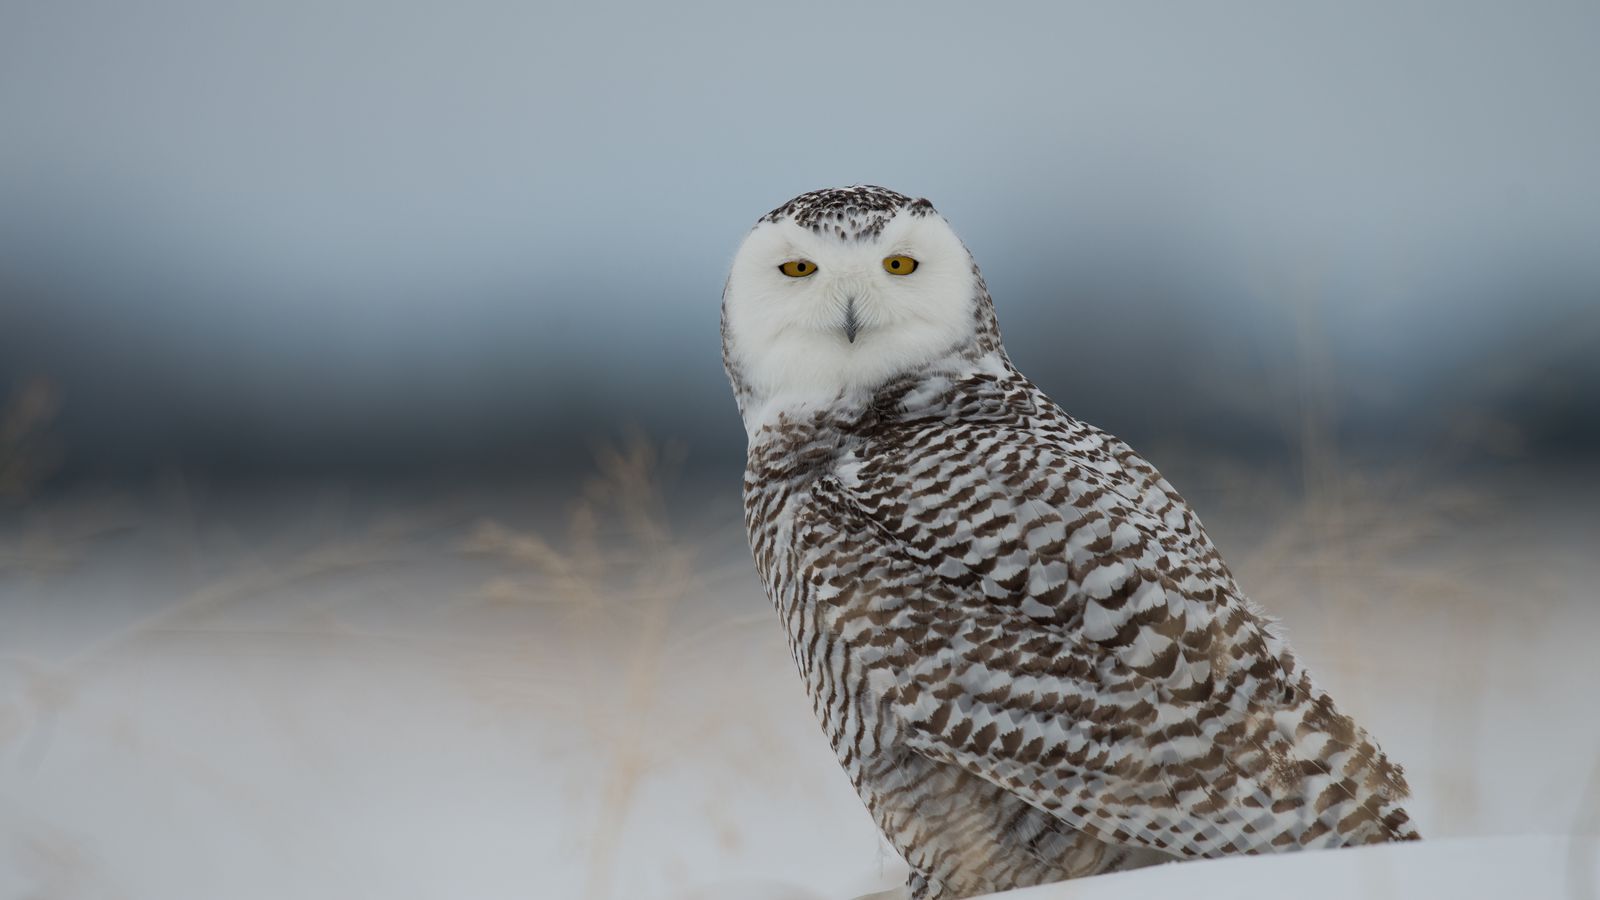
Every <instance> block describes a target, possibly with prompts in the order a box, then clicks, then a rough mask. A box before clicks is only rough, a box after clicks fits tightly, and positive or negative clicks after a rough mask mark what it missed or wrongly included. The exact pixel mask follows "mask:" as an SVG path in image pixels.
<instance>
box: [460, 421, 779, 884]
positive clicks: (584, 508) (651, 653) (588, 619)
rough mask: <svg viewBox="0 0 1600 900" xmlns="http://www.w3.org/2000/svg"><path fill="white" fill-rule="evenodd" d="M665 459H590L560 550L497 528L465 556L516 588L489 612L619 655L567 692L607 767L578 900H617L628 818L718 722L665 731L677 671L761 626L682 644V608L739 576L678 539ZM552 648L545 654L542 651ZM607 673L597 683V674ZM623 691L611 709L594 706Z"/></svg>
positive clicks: (648, 447) (599, 663)
mask: <svg viewBox="0 0 1600 900" xmlns="http://www.w3.org/2000/svg"><path fill="white" fill-rule="evenodd" d="M676 456H677V454H676V453H675V452H674V451H673V449H672V448H671V447H665V448H663V447H658V446H657V445H655V444H653V443H651V442H650V441H648V440H646V439H644V438H642V437H636V438H635V439H633V440H632V441H631V442H630V443H628V444H627V445H626V446H624V447H622V448H620V449H617V448H604V449H602V450H600V451H599V453H598V459H597V463H598V468H599V474H598V475H597V476H596V477H594V478H592V479H590V480H589V481H588V482H587V483H586V484H585V485H584V487H583V490H582V493H581V496H580V497H579V498H578V499H577V500H576V501H575V502H574V503H573V504H572V506H571V509H570V512H569V515H568V528H567V534H566V538H565V540H564V541H563V542H561V543H560V544H557V543H556V542H554V541H552V540H549V539H547V538H545V537H543V536H540V535H538V534H535V533H530V532H527V531H519V530H516V529H513V528H511V527H508V526H507V525H505V524H503V523H500V522H497V521H492V520H491V521H485V522H482V523H480V524H479V525H478V527H477V528H476V529H475V530H474V532H473V533H472V535H471V536H470V537H469V538H468V540H467V542H466V544H465V549H466V550H468V551H469V552H471V553H474V554H478V555H485V556H491V557H494V558H497V559H500V560H503V561H505V562H508V563H512V564H514V566H515V567H516V569H517V570H518V576H517V577H511V578H501V579H497V580H495V581H493V582H491V583H490V584H489V585H488V586H487V587H486V590H485V595H486V598H487V599H489V600H490V601H491V602H493V603H496V604H500V605H507V604H520V605H535V606H541V607H550V608H552V609H555V610H557V611H559V612H560V614H561V616H562V618H563V620H564V627H565V629H566V631H565V634H564V638H566V639H569V640H575V641H578V642H580V643H584V644H587V645H588V646H591V647H607V648H613V647H620V648H621V651H622V652H621V655H620V657H613V656H609V655H608V656H606V657H603V658H601V659H598V660H595V659H590V660H588V661H587V662H588V663H589V664H590V665H592V666H595V667H598V668H597V669H596V670H591V671H589V672H586V673H583V674H581V675H579V676H578V677H576V678H574V679H573V683H577V684H582V685H586V686H589V688H590V689H591V692H590V693H589V694H588V695H586V696H581V697H573V698H570V699H571V700H572V701H574V704H575V706H576V707H577V709H576V710H575V711H576V712H577V714H578V715H577V721H578V722H579V723H580V725H581V726H582V727H584V728H586V729H587V730H588V731H589V733H590V734H591V736H592V743H593V746H594V747H595V748H596V750H597V752H599V753H601V754H603V755H604V758H605V759H606V762H605V764H604V766H603V767H602V768H603V771H604V773H605V775H604V777H603V783H602V784H601V786H600V790H599V795H598V796H597V797H594V798H591V799H592V800H593V803H594V810H593V812H594V821H593V824H592V825H591V826H590V831H589V834H588V836H587V838H586V839H585V841H584V843H585V844H586V845H587V847H588V860H587V875H586V878H585V891H584V896H586V897H588V898H591V900H608V898H611V897H613V896H615V895H616V894H615V891H614V889H613V880H614V879H613V876H614V874H615V872H616V867H617V864H618V862H619V860H618V858H617V857H618V853H619V848H620V846H621V838H622V835H623V834H624V832H625V830H626V828H627V825H628V820H629V816H630V812H631V810H632V809H633V807H634V805H635V803H636V801H637V800H638V797H639V793H640V790H641V787H642V786H643V784H644V783H645V781H646V780H647V779H648V778H649V777H650V776H651V775H652V774H657V773H659V772H660V771H661V770H662V769H663V768H666V767H670V766H672V765H674V764H682V763H683V762H684V760H683V759H682V757H681V755H680V754H681V753H682V751H683V750H684V748H685V747H686V745H688V744H690V743H692V742H693V741H696V740H704V739H706V737H707V735H708V731H709V732H711V733H714V731H715V729H716V728H717V727H718V725H719V724H726V723H725V722H723V723H719V722H718V718H720V717H716V716H714V715H713V716H711V717H704V718H703V717H700V716H691V717H689V718H687V719H685V720H683V721H680V722H677V723H673V722H669V721H664V720H663V717H662V716H661V715H660V714H659V711H660V708H661V705H662V696H661V695H662V691H663V689H664V688H665V687H667V686H668V685H669V684H670V683H671V681H672V679H673V672H672V666H673V662H674V661H675V660H677V659H681V658H682V657H683V656H684V655H685V654H686V653H692V652H693V650H694V648H695V646H696V645H698V644H700V643H701V642H703V641H704V640H705V639H706V638H708V637H709V636H710V635H711V632H713V631H716V630H719V629H721V628H723V627H728V626H733V627H740V626H743V625H745V624H750V623H754V622H765V621H766V619H767V617H766V616H755V617H741V618H739V619H736V620H734V621H731V622H721V623H717V624H716V625H713V626H711V628H710V629H702V630H700V631H699V632H695V633H689V634H685V633H684V630H683V627H682V623H683V621H684V620H686V619H692V618H693V617H692V616H690V615H686V613H687V612H689V607H691V606H693V605H694V604H695V603H696V601H697V600H699V599H702V598H703V597H704V596H706V594H707V593H708V592H710V591H712V590H715V589H716V583H717V582H718V581H719V580H721V579H722V578H724V577H726V576H728V575H729V574H732V573H734V572H738V571H739V570H740V569H741V568H742V566H732V565H724V566H717V565H709V564H707V562H706V560H705V557H706V556H707V553H706V547H705V542H704V539H703V537H702V539H693V538H688V537H686V536H684V535H682V534H680V533H678V532H677V531H676V530H675V529H674V527H673V524H672V522H671V517H670V516H669V514H668V508H667V503H666V501H665V499H664V497H663V490H664V488H665V487H666V485H667V484H668V483H669V482H670V480H671V477H672V464H671V462H670V461H671V460H672V459H673V458H674V457H676ZM548 644H549V641H548V638H546V639H545V641H544V642H543V644H542V646H546V647H547V646H548ZM599 669H603V670H604V671H600V670H599ZM609 684H620V693H619V694H618V695H617V696H615V697H609V698H608V697H604V696H601V697H596V696H594V694H595V693H597V691H595V690H594V689H595V688H599V690H600V691H604V690H605V686H606V685H609Z"/></svg>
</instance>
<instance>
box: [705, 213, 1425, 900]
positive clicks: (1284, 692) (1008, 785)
mask: <svg viewBox="0 0 1600 900" xmlns="http://www.w3.org/2000/svg"><path fill="white" fill-rule="evenodd" d="M891 253H892V254H905V255H909V256H912V257H914V258H916V259H918V260H919V261H920V265H919V266H918V269H917V271H918V274H917V275H913V276H909V277H906V278H903V279H902V278H900V277H898V276H895V275H893V274H885V273H883V272H881V271H874V266H873V261H874V260H876V259H877V258H879V257H886V256H887V255H889V254H891ZM802 257H803V258H805V259H807V260H808V261H810V262H813V263H814V265H813V268H814V269H815V270H816V271H817V275H816V276H815V279H816V280H815V281H814V282H812V283H804V282H800V281H799V280H798V279H789V280H778V279H782V278H784V276H783V275H781V274H773V273H772V272H769V271H768V270H771V269H773V268H774V267H775V266H777V265H778V264H779V263H782V262H784V261H785V260H786V259H790V258H802ZM824 276H827V277H826V278H824ZM921 276H926V277H923V278H922V280H921V281H913V280H912V279H915V278H919V277H921ZM791 281H793V282H796V284H795V285H793V286H792V285H791V283H790V282H791ZM808 281H809V280H808ZM862 310H866V311H865V312H862ZM841 315H846V316H849V317H850V318H851V321H852V322H854V321H855V320H856V319H857V318H858V317H859V318H861V319H862V320H863V321H868V322H869V324H868V325H866V326H865V327H864V328H863V329H862V333H861V339H860V340H857V339H856V334H855V333H854V330H853V329H852V331H851V332H850V333H849V334H848V340H847V338H846V336H845V335H844V334H843V333H841V331H840V329H839V326H838V321H837V320H838V317H839V316H841ZM908 335H909V337H908ZM723 341H724V359H725V363H726V366H727V369H728V373H729V377H730V380H731V381H732V383H733V385H734V390H735V394H736V396H737V397H738V400H739V405H740V410H741V412H742V413H743V415H744V417H745V421H746V426H747V430H748V432H749V436H750V445H749V455H748V465H747V468H746V473H745V483H744V489H745V521H746V526H747V529H748V531H749V537H750V544H751V549H752V551H753V553H754V556H755V561H756V565H757V568H758V570H759V572H760V574H761V577H762V580H763V582H764V584H765V586H766V589H767V592H768V594H769V596H770V598H771V600H772V602H773V604H774V605H775V607H776V608H777V611H778V613H779V615H780V617H781V618H782V620H783V623H784V626H785V628H786V629H787V631H788V635H789V640H790V646H791V650H792V652H793V654H794V658H795V662H796V664H797V665H798V667H799V670H800V673H801V676H802V677H803V679H804V681H805V684H806V687H807V689H808V690H809V692H810V694H811V697H812V701H813V704H814V708H815V710H816V713H817V716H818V718H819V720H820V721H821V724H822V728H823V731H824V732H825V733H826V734H827V736H828V739H829V740H830V741H831V742H832V744H833V747H834V749H835V751H836V753H837V754H838V757H839V760H840V762H841V764H842V765H843V766H844V769H845V771H846V772H847V773H848V775H849V777H850V779H851V781H852V783H853V784H854V785H855V787H856V789H857V791H858V792H859V793H860V795H861V798H862V800H863V801H864V802H865V803H866V805H867V807H868V808H869V810H870V811H871V812H872V815H873V817H874V818H875V820H876V821H877V823H878V825H879V826H880V828H881V829H882V830H883V833H884V835H885V836H886V837H887V839H888V840H889V841H890V842H891V843H892V844H893V845H894V846H895V848H896V849H897V850H898V851H899V852H900V853H901V854H902V855H903V856H904V857H905V859H906V861H907V862H908V863H909V864H910V865H911V867H912V869H913V872H914V874H913V877H912V881H911V884H910V894H911V896H912V897H913V898H919V900H920V898H933V897H938V898H953V897H964V896H970V895H973V894H977V893H984V892H989V891H996V890H1002V889H1007V888H1012V887H1019V886H1025V885H1032V884H1039V883H1044V882H1049V881H1056V880H1060V879H1064V878H1070V877H1074V876H1079V875H1086V874H1093V873H1097V872H1105V871H1112V870H1116V869H1122V868H1130V867H1134V866H1139V865H1146V864H1150V863H1154V862H1161V861H1166V860H1171V859H1175V858H1183V857H1206V856H1221V855H1227V854H1235V853H1260V852H1270V851H1277V850H1289V849H1296V848H1305V847H1333V846H1341V845H1347V844H1362V843H1371V842H1377V841H1387V840H1402V839H1412V838H1415V837H1416V833H1415V831H1413V830H1412V828H1411V826H1410V825H1409V824H1408V821H1407V816H1406V813H1405V812H1404V810H1402V809H1401V807H1400V806H1399V801H1400V800H1402V799H1403V798H1404V797H1405V796H1406V785H1405V781H1404V778H1403V776H1402V774H1401V771H1400V768H1399V767H1398V766H1397V765H1394V764H1392V763H1390V762H1389V760H1388V759H1387V757H1385V755H1384V754H1383V753H1382V751H1381V750H1379V749H1378V747H1377V745H1376V744H1375V743H1374V742H1373V740H1372V739H1371V738H1370V737H1369V736H1368V735H1367V734H1366V733H1365V732H1364V731H1362V730H1361V729H1360V728H1359V727H1358V726H1356V725H1355V723H1354V722H1352V721H1351V720H1350V719H1349V718H1348V717H1346V716H1344V715H1343V714H1341V713H1340V712H1339V711H1338V710H1337V709H1336V708H1335V707H1334V705H1333V702H1332V700H1331V699H1330V698H1329V697H1328V695H1327V694H1326V693H1324V692H1323V691H1321V690H1320V689H1319V688H1318V687H1317V686H1316V685H1315V684H1314V683H1313V682H1312V680H1311V678H1310V676H1309V675H1308V674H1307V673H1306V672H1305V670H1304V669H1303V668H1302V667H1300V666H1299V664H1298V663H1297V662H1296V660H1295V658H1294V656H1293V654H1292V653H1291V651H1290V649H1289V647H1288V645H1287V644H1286V643H1285V642H1284V640H1283V639H1282V638H1281V637H1280V636H1279V635H1278V634H1277V633H1276V632H1275V631H1274V630H1273V628H1272V626H1271V624H1270V622H1269V621H1268V620H1267V619H1266V618H1265V617H1264V616H1263V615H1262V614H1261V613H1260V612H1259V611H1258V610H1256V609H1255V608H1254V607H1253V606H1252V605H1251V604H1250V602H1249V601H1247V600H1246V599H1245V597H1244V596H1243V594H1242V593H1241V592H1240V590H1239V587H1238V585H1237V584H1235V583H1234V580H1233V577H1232V576H1231V575H1230V574H1229V571H1228V568H1227V566H1226V565H1225V564H1224V562H1223V561H1222V558H1221V556H1220V555H1219V554H1218V552H1217V550H1216V548H1215V547H1214V546H1213V545H1212V543H1211V541H1210V539H1209V538H1208V537H1207V536H1206V533H1205V531H1204V529H1202V528H1201V526H1200V522H1199V520H1198V519H1197V518H1196V517H1195V516H1194V514H1193V513H1192V512H1191V511H1190V509H1189V507H1188V506H1187V504H1185V503H1184V501H1183V499H1182V498H1181V497H1180V496H1179V495H1178V493H1177V492H1176V491H1175V490H1173V488H1172V487H1171V485H1169V484H1168V483H1167V482H1166V480H1165V479H1163V478H1162V477H1161V475H1160V474H1159V473H1158V472H1157V471H1156V470H1155V469H1154V468H1153V467H1152V466H1151V465H1150V464H1149V463H1147V462H1145V461H1144V460H1143V459H1141V458H1140V457H1139V456H1138V455H1137V454H1135V453H1134V452H1133V450H1132V449H1131V448H1129V447H1128V446H1127V445H1126V444H1124V443H1123V442H1121V441H1119V440H1117V439H1116V438H1114V437H1112V436H1110V435H1108V434H1106V433H1104V432H1102V431H1099V430H1098V429H1095V428H1093V427H1092V426H1089V425H1086V424H1084V423H1082V422H1079V421H1077V420H1075V419H1073V418H1072V417H1070V416H1068V415H1067V414H1066V413H1064V412H1062V411H1061V410H1060V409H1059V408H1058V407H1057V406H1056V405H1055V404H1054V403H1053V402H1052V401H1051V400H1050V399H1049V398H1048V397H1046V396H1045V395H1044V394H1043V393H1042V392H1041V391H1039V389H1038V388H1036V387H1035V386H1034V385H1033V384H1032V383H1031V382H1029V381H1028V380H1027V379H1026V378H1024V377H1023V376H1022V375H1021V374H1020V373H1019V372H1017V370H1016V369H1015V368H1014V367H1013V366H1012V364H1011V362H1010V360H1009V359H1008V358H1007V357H1006V355H1005V352H1004V350H1003V349H1002V347H1001V343H1000V335H999V330H998V327H997V326H996V324H995V318H994V313H993V307H992V303H991V301H990V298H989V294H988V291H987V290H986V288H985V287H984V284H983V281H982V278H981V276H980V275H979V274H978V271H977V268H976V266H975V265H974V264H973V263H972V262H971V259H970V256H969V255H968V254H967V253H966V250H965V248H964V247H962V246H961V245H960V242H959V240H957V239H956V238H955V237H954V234H953V233H952V232H950V230H949V227H948V225H946V224H945V223H944V221H943V219H942V218H941V217H939V216H938V215H937V214H936V213H934V212H933V211H932V207H931V206H930V205H928V203H927V201H913V200H911V199H910V198H907V197H904V196H902V195H899V194H896V193H894V192H892V191H886V190H884V189H882V188H850V189H842V190H835V191H819V192H815V193H813V194H807V195H802V196H801V197H799V198H796V199H795V200H793V201H790V203H788V204H786V205H785V206H783V207H780V208H779V209H777V210H774V211H773V213H771V214H769V215H768V216H767V217H765V218H764V219H763V220H762V221H761V222H760V223H758V225H757V227H756V229H755V230H754V231H753V232H752V234H751V235H750V237H749V238H747V239H746V242H745V245H744V247H742V248H741V251H740V255H739V258H738V260H736V262H735V265H734V270H733V273H732V275H731V276H730V278H729V283H728V288H727V290H726V292H725V297H724V311H723ZM775 360H776V361H775Z"/></svg>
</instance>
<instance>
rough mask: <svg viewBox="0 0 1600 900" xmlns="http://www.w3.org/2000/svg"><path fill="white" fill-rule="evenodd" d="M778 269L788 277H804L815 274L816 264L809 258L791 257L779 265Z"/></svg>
mask: <svg viewBox="0 0 1600 900" xmlns="http://www.w3.org/2000/svg"><path fill="white" fill-rule="evenodd" d="M778 271H779V272H782V273H783V274H785V275H787V276H789V277H790V278H804V277H806V276H807V275H813V274H816V271H817V264H816V263H814V262H812V261H811V260H809V259H791V260H789V261H788V262H786V263H784V264H783V265H781V266H779V267H778Z"/></svg>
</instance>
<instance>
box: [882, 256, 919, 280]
mask: <svg viewBox="0 0 1600 900" xmlns="http://www.w3.org/2000/svg"><path fill="white" fill-rule="evenodd" d="M883 270H884V271H885V272H888V273H889V274H890V275H910V274H911V273H912V272H915V271H916V270H917V261H916V260H914V259H912V258H911V257H909V256H885V257H884V258H883Z"/></svg>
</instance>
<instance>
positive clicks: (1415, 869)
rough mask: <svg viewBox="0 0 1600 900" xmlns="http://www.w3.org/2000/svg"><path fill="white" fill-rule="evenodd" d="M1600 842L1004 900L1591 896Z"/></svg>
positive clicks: (1420, 850)
mask: <svg viewBox="0 0 1600 900" xmlns="http://www.w3.org/2000/svg"><path fill="white" fill-rule="evenodd" d="M1597 893H1600V838H1595V837H1563V836H1547V835H1523V836H1517V837H1483V838H1455V839H1445V840H1433V841H1422V842H1420V843H1410V844H1388V845H1379V846H1375V847H1356V848H1348V849H1344V850H1323V851H1317V852H1310V853H1287V854H1282V855H1278V856H1261V857H1235V858H1232V859H1214V860H1200V861H1196V862H1185V863H1174V864H1172V865H1166V866H1157V867H1155V868H1151V869H1140V870H1138V871H1134V872H1121V873H1117V874H1114V875H1102V876H1100V877H1097V878H1086V879H1080V880H1078V881H1074V882H1071V883H1069V884H1058V885H1044V886H1042V887H1037V888H1027V889H1024V890H1018V891H1006V892H1005V893H1003V894H991V895H989V896H991V897H1004V898H1005V900H1068V898H1070V900H1126V898H1132V897H1179V896H1181V897H1184V898H1188V900H1200V898H1207V897H1226V898H1229V900H1252V898H1258V897H1259V898H1263V900H1268V898H1270V900H1280V898H1282V897H1285V896H1288V897H1294V898H1296V900H1319V898H1329V900H1334V898H1338V900H1346V898H1350V897H1366V898H1385V897H1396V898H1398V897H1449V898H1452V900H1471V898H1475V897H1482V898H1485V900H1488V898H1494V900H1502V898H1506V897H1593V896H1595V895H1596V894H1597Z"/></svg>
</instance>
